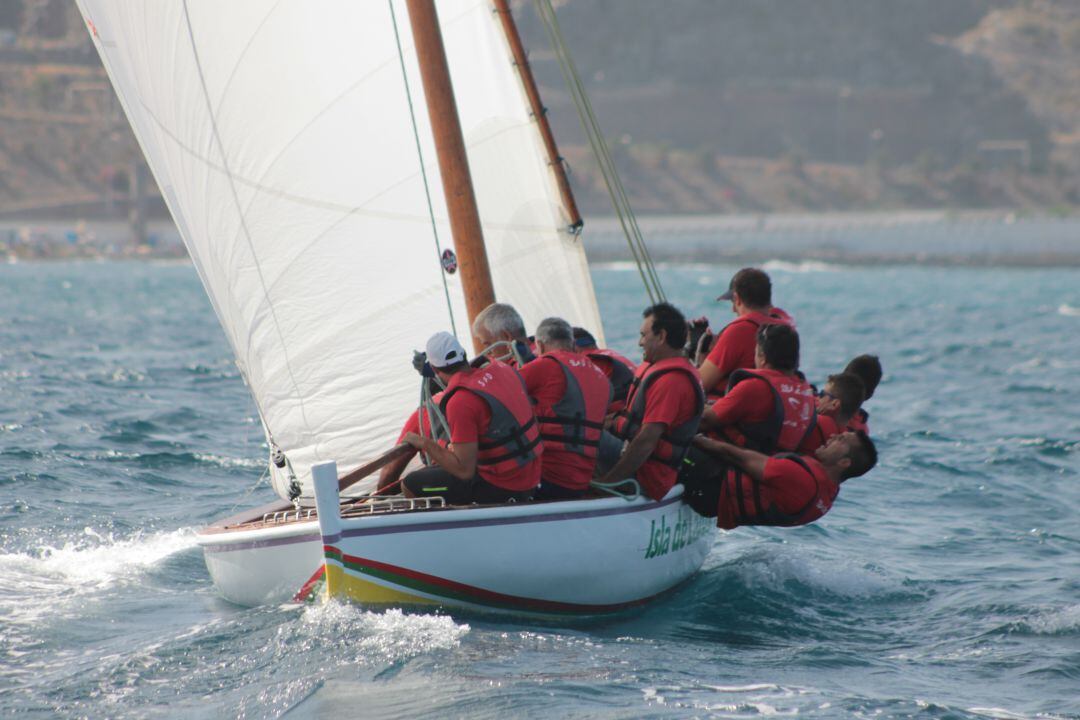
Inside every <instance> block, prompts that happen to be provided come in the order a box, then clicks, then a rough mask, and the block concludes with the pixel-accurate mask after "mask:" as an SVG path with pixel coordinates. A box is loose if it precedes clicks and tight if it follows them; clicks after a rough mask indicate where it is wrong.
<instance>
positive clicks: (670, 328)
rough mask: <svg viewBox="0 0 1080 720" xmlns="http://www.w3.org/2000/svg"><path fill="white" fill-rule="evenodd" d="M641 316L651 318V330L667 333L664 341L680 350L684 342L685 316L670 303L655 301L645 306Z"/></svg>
mask: <svg viewBox="0 0 1080 720" xmlns="http://www.w3.org/2000/svg"><path fill="white" fill-rule="evenodd" d="M641 317H643V318H647V317H651V318H652V331H653V333H654V334H655V333H659V332H660V331H661V330H663V331H664V332H666V333H667V336H666V342H667V345H668V347H671V348H675V349H676V350H681V349H682V347H683V345H685V344H686V332H687V329H686V318H685V317H683V314H682V313H681V312H679V310H678V308H676V307H675V306H674V305H672V304H671V303H666V302H662V303H656V304H655V305H650V306H649V307H647V308H645V312H643V313H641Z"/></svg>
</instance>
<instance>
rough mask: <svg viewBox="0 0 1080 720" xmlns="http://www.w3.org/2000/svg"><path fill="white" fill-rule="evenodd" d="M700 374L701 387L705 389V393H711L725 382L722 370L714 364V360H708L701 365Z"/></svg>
mask: <svg viewBox="0 0 1080 720" xmlns="http://www.w3.org/2000/svg"><path fill="white" fill-rule="evenodd" d="M698 373H699V374H700V375H701V387H703V388H705V392H709V391H710V390H712V389H713V388H715V387H716V386H717V385H719V384H720V381H721V380H723V379H724V378H723V376H721V375H720V368H718V367H716V365H714V364H713V361H712V360H706V361H705V362H703V363H701V367H699V368H698Z"/></svg>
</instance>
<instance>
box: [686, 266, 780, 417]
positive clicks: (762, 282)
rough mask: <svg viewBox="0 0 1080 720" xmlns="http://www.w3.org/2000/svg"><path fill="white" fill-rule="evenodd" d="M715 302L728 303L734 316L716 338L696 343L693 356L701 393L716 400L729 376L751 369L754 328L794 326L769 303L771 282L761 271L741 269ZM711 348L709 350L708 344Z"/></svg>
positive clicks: (754, 341) (711, 337) (770, 299)
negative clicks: (775, 325)
mask: <svg viewBox="0 0 1080 720" xmlns="http://www.w3.org/2000/svg"><path fill="white" fill-rule="evenodd" d="M716 299H717V300H730V301H731V309H732V311H733V312H734V313H735V314H736V315H737V316H738V317H736V318H735V319H734V320H732V321H731V322H730V323H728V324H727V326H725V327H724V329H723V330H721V331H720V333H719V334H718V335H717V336H716V340H715V342H713V336H712V333H711V332H706V333H705V335H704V336H703V337H702V338H701V341H699V343H698V349H697V353H696V356H695V359H696V360H697V364H698V370H700V372H701V384H702V386H704V388H705V392H707V393H709V395H710V396H712V397H719V396H720V395H722V394H723V393H724V390H725V388H726V387H727V383H728V379H729V378H730V376H731V373H733V372H735V371H736V370H738V369H740V368H752V367H754V349H755V347H756V337H757V329H758V328H759V327H761V326H762V325H769V324H775V323H779V324H783V325H790V326H792V327H795V321H794V320H793V319H792V318H791V316H790V315H788V314H787V313H786V312H784V311H783V310H781V309H780V308H778V307H773V304H772V282H771V281H770V280H769V276H768V275H767V274H765V272H764V271H762V270H758V269H757V268H743V269H742V270H740V271H739V272H737V273H735V276H734V277H733V278H731V284H730V285H729V287H728V291H727V292H725V293H724V294H723V295H721V296H720V297H718V298H716ZM710 343H712V348H711V349H709V347H710V346H709V344H710Z"/></svg>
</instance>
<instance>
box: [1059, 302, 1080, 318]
mask: <svg viewBox="0 0 1080 720" xmlns="http://www.w3.org/2000/svg"><path fill="white" fill-rule="evenodd" d="M1057 311H1058V315H1065V316H1066V317H1080V307H1073V306H1072V305H1069V304H1068V303H1061V305H1058V309H1057Z"/></svg>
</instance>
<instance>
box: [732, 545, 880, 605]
mask: <svg viewBox="0 0 1080 720" xmlns="http://www.w3.org/2000/svg"><path fill="white" fill-rule="evenodd" d="M747 560H748V562H746V563H740V568H739V570H740V573H741V575H742V576H743V580H744V582H745V583H746V584H747V585H749V586H751V587H754V586H764V587H767V588H769V589H774V590H782V589H783V588H784V585H785V583H787V582H789V581H792V580H794V581H795V582H798V583H801V584H803V585H808V586H810V587H812V588H816V589H819V590H823V591H825V592H829V593H832V594H834V595H843V596H845V597H854V598H866V597H873V596H877V595H884V594H887V593H889V592H892V591H893V590H895V589H896V587H897V582H896V581H894V580H891V579H889V578H887V577H884V576H883V575H881V574H880V573H877V572H875V571H873V570H868V569H866V568H865V567H859V566H857V565H855V564H853V563H838V562H836V561H835V560H828V561H825V560H820V559H818V558H815V557H812V556H810V555H808V554H806V553H804V552H800V551H798V550H794V549H793V548H792V547H791V546H788V545H785V546H782V549H776V550H771V551H770V556H769V557H766V558H764V561H762V558H760V557H752V558H747Z"/></svg>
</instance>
